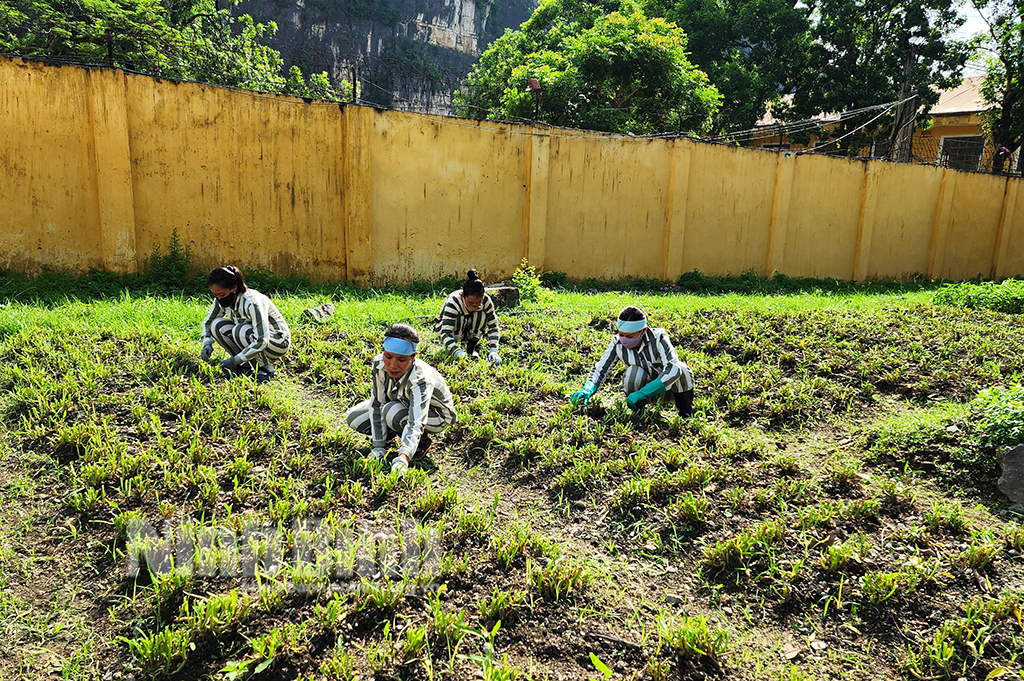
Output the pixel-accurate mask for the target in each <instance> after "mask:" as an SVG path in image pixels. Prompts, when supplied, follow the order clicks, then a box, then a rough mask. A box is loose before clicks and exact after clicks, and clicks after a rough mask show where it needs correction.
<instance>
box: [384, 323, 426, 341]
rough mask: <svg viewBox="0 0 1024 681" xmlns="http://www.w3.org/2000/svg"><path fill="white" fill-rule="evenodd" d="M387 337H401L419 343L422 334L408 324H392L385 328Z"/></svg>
mask: <svg viewBox="0 0 1024 681" xmlns="http://www.w3.org/2000/svg"><path fill="white" fill-rule="evenodd" d="M384 337H385V338H401V339H402V340H407V341H409V342H410V343H419V342H420V335H419V334H418V333H416V329H414V328H412V327H411V326H409V325H408V324H392V325H391V326H389V327H388V328H386V329H385V330H384Z"/></svg>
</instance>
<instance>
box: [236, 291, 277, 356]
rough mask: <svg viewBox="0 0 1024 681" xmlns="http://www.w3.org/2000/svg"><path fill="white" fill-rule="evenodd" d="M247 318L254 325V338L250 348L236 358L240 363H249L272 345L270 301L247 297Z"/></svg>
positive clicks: (260, 297)
mask: <svg viewBox="0 0 1024 681" xmlns="http://www.w3.org/2000/svg"><path fill="white" fill-rule="evenodd" d="M246 297H247V298H248V300H247V301H246V312H247V313H248V314H247V315H246V316H248V317H249V322H250V323H251V324H252V330H253V334H254V338H253V341H252V343H250V344H249V346H248V347H245V348H242V351H241V352H240V353H238V354H237V355H236V356H235V359H237V360H238V361H239V362H248V361H250V360H252V359H254V358H255V357H256V355H258V354H260V353H261V352H263V351H264V350H266V349H267V346H268V345H270V306H271V305H272V303H271V302H270V299H268V298H266V297H265V296H262V295H255V296H246Z"/></svg>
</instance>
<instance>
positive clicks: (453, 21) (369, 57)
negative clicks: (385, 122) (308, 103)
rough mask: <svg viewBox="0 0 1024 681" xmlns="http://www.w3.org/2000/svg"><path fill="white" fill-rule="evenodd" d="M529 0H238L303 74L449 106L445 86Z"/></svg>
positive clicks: (524, 11)
mask: <svg viewBox="0 0 1024 681" xmlns="http://www.w3.org/2000/svg"><path fill="white" fill-rule="evenodd" d="M536 6H537V1H536V0H243V2H241V3H240V4H239V5H237V7H236V10H235V11H238V12H240V13H248V14H252V15H253V17H255V18H256V20H257V21H267V20H273V21H275V22H277V26H278V31H277V35H276V36H275V37H274V38H273V39H272V40H271V44H272V45H273V46H274V47H275V48H276V49H277V50H279V51H280V52H281V54H282V56H283V57H284V59H285V70H286V71H287V69H288V68H289V67H290V66H291V65H292V64H296V65H298V66H299V67H300V68H301V69H302V70H303V72H305V73H306V74H307V75H308V74H310V73H319V72H321V71H326V72H327V74H328V76H329V77H330V79H331V81H332V82H333V83H334V84H335V85H336V86H338V85H339V84H340V83H342V82H349V83H351V82H353V80H356V81H358V82H359V84H360V95H359V96H360V98H361V99H363V100H367V101H370V102H374V103H378V104H382V105H385V106H390V107H393V108H396V109H402V110H408V111H423V112H429V113H451V112H452V109H451V101H452V93H453V92H454V91H455V90H456V89H458V87H459V84H460V83H461V82H462V80H463V79H464V78H465V75H466V74H467V73H468V72H469V69H470V67H471V66H472V64H473V63H474V62H475V61H476V58H477V57H479V56H480V53H481V52H483V50H484V49H486V47H487V45H488V44H490V42H491V41H492V40H494V38H496V37H498V36H499V35H501V34H502V33H503V32H504V31H505V29H506V28H518V26H519V24H521V23H522V22H524V21H526V19H527V18H528V17H529V16H530V14H531V13H532V12H533V10H534V9H535V8H536Z"/></svg>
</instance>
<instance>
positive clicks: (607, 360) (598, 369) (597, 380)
mask: <svg viewBox="0 0 1024 681" xmlns="http://www.w3.org/2000/svg"><path fill="white" fill-rule="evenodd" d="M617 344H618V341H617V340H614V339H612V342H611V343H609V344H608V349H607V350H605V351H604V354H603V355H601V359H600V360H598V362H597V364H596V365H595V366H594V370H593V371H592V372H591V373H590V378H589V379H588V380H589V381H590V382H591V383H593V384H594V389H595V390H596V389H597V388H600V387H601V384H602V383H604V379H606V378H607V377H608V372H609V371H611V370H612V367H613V366H615V364H616V362H617V361H618V359H619V358H618V355H616V354H615V346H616V345H617Z"/></svg>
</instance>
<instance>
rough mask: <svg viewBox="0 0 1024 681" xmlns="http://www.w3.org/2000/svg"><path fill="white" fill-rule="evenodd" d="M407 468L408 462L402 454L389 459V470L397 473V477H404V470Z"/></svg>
mask: <svg viewBox="0 0 1024 681" xmlns="http://www.w3.org/2000/svg"><path fill="white" fill-rule="evenodd" d="M407 470H409V462H408V461H406V459H405V457H404V456H402V455H399V456H396V457H395V458H394V459H393V460H392V461H391V472H392V473H398V477H400V478H404V477H405V472H406V471H407Z"/></svg>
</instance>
